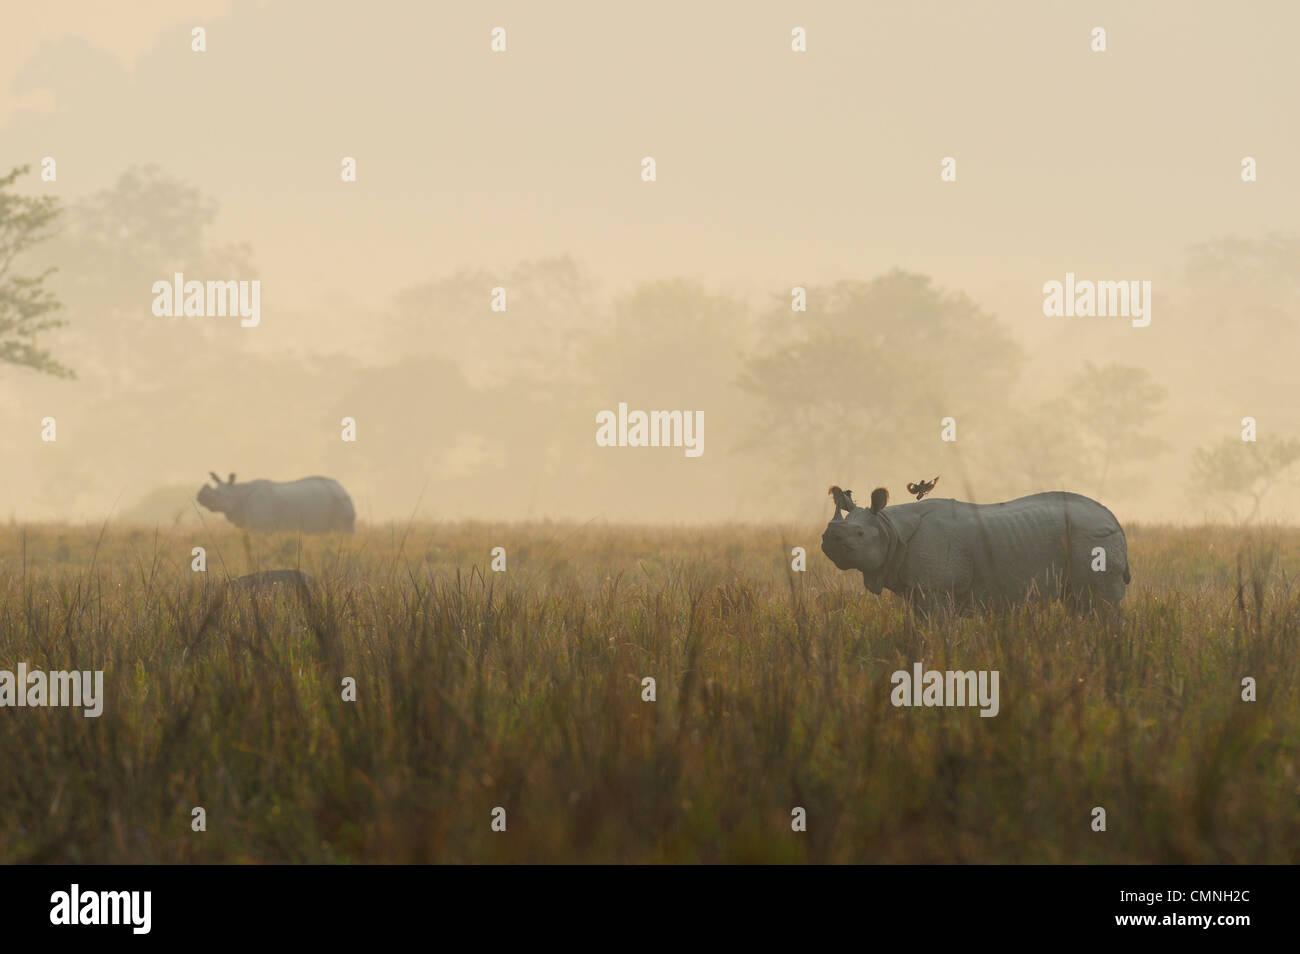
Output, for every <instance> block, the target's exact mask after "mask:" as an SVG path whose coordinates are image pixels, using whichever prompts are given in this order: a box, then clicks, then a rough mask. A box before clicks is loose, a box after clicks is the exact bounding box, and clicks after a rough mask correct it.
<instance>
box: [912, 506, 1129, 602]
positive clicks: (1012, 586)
mask: <svg viewBox="0 0 1300 954" xmlns="http://www.w3.org/2000/svg"><path fill="white" fill-rule="evenodd" d="M910 508H916V510H915V515H914V516H913V517H912V519H913V520H915V521H916V523H917V529H916V533H915V534H914V535H913V536H912V538H911V540H910V542H909V545H908V551H909V552H908V561H907V565H908V567H909V570H910V573H909V576H910V577H913V579H911V580H910V581H909V582H914V583H920V584H921V585H924V586H935V587H940V588H953V589H956V590H958V591H968V592H970V593H971V594H972V595H974V596H976V597H992V596H1002V597H1007V598H1010V599H1019V598H1021V597H1023V596H1024V594H1025V591H1026V590H1027V589H1028V588H1029V587H1030V586H1033V585H1036V586H1037V587H1038V588H1039V589H1040V590H1042V589H1047V588H1051V587H1053V586H1054V585H1056V583H1057V582H1058V581H1059V580H1060V578H1061V577H1062V575H1063V574H1064V575H1068V576H1069V577H1070V578H1071V579H1073V580H1075V581H1076V582H1089V578H1088V577H1086V576H1084V575H1081V574H1084V573H1087V572H1090V570H1089V564H1090V559H1089V558H1090V555H1091V551H1092V547H1093V546H1095V545H1098V544H1100V545H1103V546H1104V548H1105V549H1106V551H1107V557H1108V561H1109V562H1111V563H1112V564H1113V566H1111V567H1108V569H1111V570H1112V571H1113V572H1123V569H1124V568H1125V566H1126V563H1127V554H1126V552H1125V547H1124V537H1123V530H1122V529H1121V528H1120V525H1119V522H1118V521H1117V520H1116V519H1115V517H1114V515H1113V514H1112V513H1111V512H1110V511H1109V510H1108V509H1106V508H1105V507H1104V506H1102V505H1101V504H1099V503H1097V502H1096V501H1095V500H1091V499H1089V498H1087V497H1083V496H1081V495H1079V494H1074V493H1068V492H1066V491H1052V492H1049V493H1041V494H1033V495H1032V496H1029V497H1021V498H1018V499H1016V500H1010V501H1007V502H1005V503H996V504H972V503H964V502H961V501H956V500H942V499H941V500H930V501H923V502H921V503H917V504H905V505H903V507H900V508H898V509H899V510H905V509H910ZM890 509H891V511H892V510H893V509H894V508H890ZM913 551H915V552H913Z"/></svg>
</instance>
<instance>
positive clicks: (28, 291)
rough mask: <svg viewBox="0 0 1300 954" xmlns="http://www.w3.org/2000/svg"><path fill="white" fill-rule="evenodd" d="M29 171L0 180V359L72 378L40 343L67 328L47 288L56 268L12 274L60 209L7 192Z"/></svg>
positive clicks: (50, 200)
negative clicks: (44, 335) (54, 331)
mask: <svg viewBox="0 0 1300 954" xmlns="http://www.w3.org/2000/svg"><path fill="white" fill-rule="evenodd" d="M30 168H31V167H30V166H19V167H17V168H15V169H13V170H12V171H11V172H10V173H9V174H8V175H7V176H4V177H3V178H0V361H4V362H8V363H9V364H16V365H19V366H20V367H26V368H31V369H33V370H35V371H39V372H42V373H44V374H50V375H54V376H55V377H60V378H72V377H76V375H75V374H74V373H73V372H72V370H71V369H70V368H66V367H64V366H63V365H62V364H60V363H59V362H58V361H56V360H54V358H53V357H52V356H51V355H50V352H49V351H48V350H47V349H45V348H41V347H38V346H37V343H36V338H37V336H38V335H40V334H41V333H43V332H46V331H50V330H52V329H54V328H58V327H61V326H62V325H63V324H65V322H63V321H61V320H59V319H57V318H54V317H52V315H53V313H54V312H55V311H57V310H58V309H59V308H60V307H62V306H61V305H60V303H59V300H58V299H57V298H55V296H54V295H53V293H52V292H50V290H49V289H47V288H46V287H45V279H46V278H48V277H49V276H50V275H51V274H53V273H54V270H55V269H54V268H53V267H52V266H51V267H49V268H46V269H44V270H43V271H40V272H37V273H36V274H32V275H18V274H14V273H12V272H11V269H12V267H13V264H14V259H16V258H17V257H18V256H19V255H20V254H21V253H22V252H24V251H25V250H26V249H28V248H30V247H31V246H33V245H36V244H37V243H39V242H43V241H45V239H47V238H49V237H50V236H51V235H52V234H53V228H52V226H53V224H54V221H55V219H57V218H58V216H59V211H60V210H59V205H58V200H57V199H55V198H54V197H53V196H40V197H31V196H20V195H14V194H12V193H11V192H10V191H9V188H10V186H12V185H13V184H14V183H15V182H16V181H17V180H18V177H19V176H21V175H25V174H26V173H27V172H28V171H29V170H30Z"/></svg>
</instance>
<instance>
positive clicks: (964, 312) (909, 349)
mask: <svg viewBox="0 0 1300 954" xmlns="http://www.w3.org/2000/svg"><path fill="white" fill-rule="evenodd" d="M767 327H768V329H769V333H768V336H767V340H766V341H765V342H764V343H763V345H762V347H760V348H759V349H758V350H757V351H756V352H755V353H753V354H752V355H751V357H750V358H749V360H748V361H747V362H746V363H745V366H744V368H743V371H742V374H741V376H740V380H739V385H740V387H741V389H743V390H744V391H746V392H748V393H749V394H751V395H753V396H754V397H755V398H756V399H757V402H758V421H757V426H756V427H755V428H754V429H753V431H752V435H751V440H750V441H749V443H748V445H747V449H749V450H751V451H752V452H754V453H756V454H758V455H760V456H761V457H763V458H765V459H767V460H769V461H770V462H771V463H772V464H774V465H775V466H776V467H777V468H779V469H780V472H781V473H782V474H783V476H784V477H785V479H786V480H787V481H788V482H789V483H790V484H791V485H794V486H798V487H800V488H801V489H802V490H803V491H804V492H807V490H808V489H809V488H810V487H814V486H820V487H822V488H825V487H826V485H827V484H829V483H831V482H832V481H847V480H854V481H860V480H862V479H863V478H867V479H869V480H871V481H875V482H879V483H887V482H890V481H893V482H894V484H895V486H897V485H898V483H899V482H901V481H903V480H905V479H906V480H914V479H916V478H917V477H921V476H926V477H932V476H934V475H933V474H928V473H926V474H923V473H922V471H928V470H930V469H931V468H932V467H938V466H940V465H942V466H945V467H947V466H951V465H952V464H955V463H957V461H956V459H955V458H954V457H953V456H952V455H954V454H955V453H956V447H957V445H956V444H954V443H949V444H942V443H941V442H940V422H941V421H942V419H944V418H946V417H952V418H953V419H954V420H955V421H957V422H959V423H960V427H961V432H960V433H961V435H965V436H971V435H975V434H978V433H980V432H981V431H982V430H983V429H985V428H989V427H992V426H994V425H995V424H996V422H997V421H998V420H1000V418H1001V417H1002V415H1003V412H1004V410H1005V408H1006V396H1007V394H1008V393H1009V391H1010V388H1011V384H1012V383H1013V381H1014V380H1015V376H1016V373H1017V371H1018V370H1019V363H1020V360H1021V351H1020V348H1019V347H1018V346H1017V345H1016V344H1015V342H1014V341H1013V340H1012V339H1011V337H1010V336H1009V335H1008V334H1007V333H1006V331H1005V329H1004V328H1003V327H1002V326H1001V325H1000V324H999V322H998V321H997V320H996V319H995V318H994V317H993V316H991V315H988V314H986V313H984V312H982V311H981V310H980V309H979V307H978V306H977V305H976V304H975V303H974V302H973V301H971V300H970V299H969V298H968V297H966V296H965V295H962V294H959V293H951V292H945V291H942V290H940V289H938V288H936V287H935V286H934V285H933V284H932V283H931V280H930V279H929V278H927V277H926V276H924V275H917V274H913V273H909V272H903V271H897V270H896V271H893V272H890V273H889V274H886V275H882V276H880V277H878V278H876V279H874V280H872V281H870V282H862V281H852V282H840V283H838V284H836V285H833V286H830V287H828V288H810V289H809V290H808V312H807V313H806V314H804V313H791V311H790V298H789V297H787V296H781V297H780V299H779V300H778V303H777V304H776V306H775V308H774V309H773V310H772V312H771V313H769V315H768V316H767ZM972 444H973V446H978V438H976V439H975V440H974V441H972ZM944 454H946V455H948V456H947V457H946V460H947V461H948V463H944V460H945V458H944V457H941V456H940V455H944ZM959 469H960V468H959ZM958 477H959V475H958V474H954V475H953V477H951V478H949V479H950V481H956V480H957V479H958ZM955 486H958V487H960V486H961V485H960V484H956V485H955ZM861 489H862V488H859V490H861ZM867 489H870V488H867ZM822 492H823V493H824V492H825V491H824V490H823V491H822Z"/></svg>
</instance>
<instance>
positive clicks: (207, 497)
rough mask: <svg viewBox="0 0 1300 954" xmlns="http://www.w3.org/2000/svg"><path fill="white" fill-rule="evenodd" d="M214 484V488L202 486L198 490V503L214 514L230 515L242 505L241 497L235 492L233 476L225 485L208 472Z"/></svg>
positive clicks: (232, 475)
mask: <svg viewBox="0 0 1300 954" xmlns="http://www.w3.org/2000/svg"><path fill="white" fill-rule="evenodd" d="M208 476H210V477H211V478H212V479H213V480H214V481H215V482H216V486H215V487H209V486H208V485H207V484H204V485H203V486H202V487H200V488H199V503H201V504H203V506H205V507H207V508H208V509H209V510H212V511H214V512H216V513H224V514H231V513H233V512H234V511H236V510H238V509H239V507H240V506H241V505H242V503H243V500H242V495H241V494H238V493H236V492H235V475H234V474H231V475H230V479H229V480H228V481H227V482H226V483H224V484H223V483H222V482H221V478H220V477H218V476H217V475H216V474H215V473H214V472H212V471H208Z"/></svg>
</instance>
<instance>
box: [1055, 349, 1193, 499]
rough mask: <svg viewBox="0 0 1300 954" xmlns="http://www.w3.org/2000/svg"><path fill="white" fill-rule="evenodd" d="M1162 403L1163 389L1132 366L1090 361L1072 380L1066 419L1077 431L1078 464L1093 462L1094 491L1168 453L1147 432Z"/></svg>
mask: <svg viewBox="0 0 1300 954" xmlns="http://www.w3.org/2000/svg"><path fill="white" fill-rule="evenodd" d="M1164 401H1165V389H1164V388H1163V387H1161V386H1160V385H1159V384H1157V383H1155V382H1154V381H1152V380H1151V375H1150V374H1149V373H1148V372H1147V371H1146V369H1144V368H1139V367H1135V366H1133V365H1124V364H1113V363H1112V364H1105V365H1101V366H1098V365H1095V364H1093V363H1092V362H1091V361H1089V362H1087V363H1086V364H1085V365H1084V369H1083V370H1082V371H1080V372H1079V373H1077V374H1075V375H1073V376H1071V378H1070V379H1069V381H1068V382H1067V384H1066V389H1065V395H1064V398H1063V405H1064V408H1065V417H1066V420H1068V421H1070V422H1072V423H1073V424H1074V426H1075V427H1076V428H1077V433H1078V439H1079V444H1080V446H1079V450H1080V452H1081V456H1082V460H1083V461H1085V462H1090V463H1091V464H1092V471H1093V477H1094V480H1095V484H1096V488H1097V492H1098V493H1105V492H1106V489H1107V483H1108V482H1109V481H1110V480H1111V478H1112V477H1114V476H1116V475H1117V474H1118V475H1119V476H1120V477H1125V476H1131V474H1132V472H1133V468H1134V467H1135V465H1136V464H1138V463H1140V462H1141V461H1145V460H1150V459H1151V458H1153V457H1157V456H1159V455H1160V454H1163V453H1165V451H1167V450H1168V449H1169V445H1168V444H1167V443H1166V442H1165V441H1163V440H1161V439H1160V438H1159V437H1156V436H1155V435H1154V434H1152V433H1151V431H1150V425H1151V423H1152V421H1153V420H1154V419H1155V418H1156V417H1157V416H1158V415H1159V414H1160V413H1161V412H1162V410H1163V405H1164Z"/></svg>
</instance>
